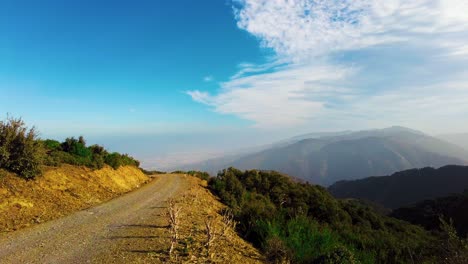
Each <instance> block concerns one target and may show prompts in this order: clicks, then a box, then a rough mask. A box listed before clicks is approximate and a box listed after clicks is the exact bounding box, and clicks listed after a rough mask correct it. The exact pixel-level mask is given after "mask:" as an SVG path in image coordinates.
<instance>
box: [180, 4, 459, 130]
mask: <svg viewBox="0 0 468 264" xmlns="http://www.w3.org/2000/svg"><path fill="white" fill-rule="evenodd" d="M233 9H234V16H235V18H236V20H237V26H238V27H239V28H240V29H242V30H245V31H246V32H248V33H250V34H252V35H253V36H255V37H257V38H258V40H259V43H260V45H261V47H263V48H267V49H271V50H273V51H274V54H275V56H274V57H272V58H268V62H267V63H265V64H262V65H254V64H248V63H243V64H241V65H239V67H240V70H239V72H238V73H237V74H235V75H233V76H232V78H231V79H229V80H228V81H225V82H222V83H220V88H219V90H218V91H217V92H216V93H215V94H213V93H208V92H204V91H199V90H194V91H189V92H188V94H189V95H190V96H191V97H192V99H193V100H195V101H197V102H200V103H203V104H206V105H208V106H209V107H211V108H212V109H213V110H214V111H216V112H218V113H222V114H232V115H236V116H238V117H240V118H243V119H246V120H250V121H252V122H253V123H254V124H255V126H257V127H261V128H271V127H278V126H280V127H284V128H288V127H298V126H303V127H310V128H311V129H313V128H317V127H326V128H327V129H348V128H356V127H359V128H367V127H373V126H385V125H392V124H401V125H410V126H413V127H418V128H421V129H429V130H436V128H435V125H436V124H437V122H436V120H439V121H440V123H439V124H443V125H444V126H445V127H446V128H447V129H455V130H456V129H458V130H460V129H461V130H463V129H468V127H467V126H468V124H460V122H459V119H460V118H463V116H466V115H468V70H466V69H468V15H467V14H468V2H467V1H456V0H415V1H400V0H366V1H364V0H354V1H347V0H334V1H329V0H315V1H312V0H237V1H234V2H233ZM462 126H465V127H462Z"/></svg>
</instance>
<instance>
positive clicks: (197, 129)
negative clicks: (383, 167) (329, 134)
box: [0, 0, 468, 168]
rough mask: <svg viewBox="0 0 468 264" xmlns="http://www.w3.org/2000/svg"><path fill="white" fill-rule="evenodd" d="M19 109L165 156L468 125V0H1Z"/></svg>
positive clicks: (5, 72)
mask: <svg viewBox="0 0 468 264" xmlns="http://www.w3.org/2000/svg"><path fill="white" fill-rule="evenodd" d="M7 113H8V114H10V115H12V116H15V117H22V118H23V119H24V120H25V121H26V122H27V124H29V125H34V126H36V127H37V129H38V130H39V132H40V136H41V137H43V138H56V139H64V138H65V137H68V136H78V135H84V136H85V138H87V139H88V141H89V142H91V143H100V144H102V145H104V146H106V147H108V148H110V149H111V150H115V151H121V152H127V153H129V154H131V155H133V156H135V157H137V158H139V159H140V160H142V161H143V165H144V166H146V167H156V168H159V167H165V166H169V165H174V164H181V163H184V162H191V161H196V160H200V159H204V158H207V157H211V156H215V155H218V154H219V153H221V152H229V151H233V150H235V149H241V148H247V147H251V146H255V145H262V144H267V143H270V142H274V141H277V140H281V139H284V138H287V137H292V136H295V135H298V134H302V133H308V132H323V131H340V130H360V129H370V128H382V127H387V126H392V125H401V126H407V127H410V128H413V129H419V130H422V131H425V132H427V133H430V134H439V133H444V134H445V133H461V132H468V122H466V121H467V119H468V2H467V1H459V0H458V1H457V0H414V1H403V0H401V1H400V0H385V1H384V0H354V1H347V0H333V1H329V0H315V1H312V0H204V1H191V0H173V1H151V0H147V1H144V0H135V1H118V0H113V1H110V0H103V1H90V0H82V1H60V0H42V1H32V0H30V1H24V0H3V1H2V7H1V9H0V115H1V116H2V118H4V117H6V115H7Z"/></svg>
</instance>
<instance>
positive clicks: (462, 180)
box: [328, 165, 468, 209]
mask: <svg viewBox="0 0 468 264" xmlns="http://www.w3.org/2000/svg"><path fill="white" fill-rule="evenodd" d="M465 189H468V167H467V166H454V165H450V166H444V167H441V168H439V169H434V168H423V169H411V170H406V171H401V172H397V173H394V174H392V175H391V176H384V177H369V178H365V179H360V180H354V181H340V182H337V183H335V184H333V185H332V186H330V187H329V188H328V190H329V191H330V192H331V193H332V194H333V195H334V196H335V197H337V198H356V199H363V200H368V201H372V202H375V203H379V204H381V205H383V206H385V207H387V208H391V209H395V208H398V207H402V206H407V205H410V204H413V203H417V202H420V201H422V200H425V199H434V198H438V197H443V196H447V195H449V194H453V193H462V192H463V191H464V190H465Z"/></svg>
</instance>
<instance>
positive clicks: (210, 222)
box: [205, 217, 218, 257]
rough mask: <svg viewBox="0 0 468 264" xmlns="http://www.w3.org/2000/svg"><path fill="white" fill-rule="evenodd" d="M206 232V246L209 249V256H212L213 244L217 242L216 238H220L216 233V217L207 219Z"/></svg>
mask: <svg viewBox="0 0 468 264" xmlns="http://www.w3.org/2000/svg"><path fill="white" fill-rule="evenodd" d="M205 228H206V230H205V232H206V243H205V247H206V250H207V254H208V256H209V257H211V254H210V251H211V249H212V246H213V244H214V242H215V240H216V239H217V238H218V235H217V234H216V227H215V221H214V218H211V217H210V218H208V219H205Z"/></svg>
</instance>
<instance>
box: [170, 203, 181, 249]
mask: <svg viewBox="0 0 468 264" xmlns="http://www.w3.org/2000/svg"><path fill="white" fill-rule="evenodd" d="M180 210H181V208H179V207H177V206H176V203H175V201H174V200H173V199H170V200H169V201H168V208H167V215H168V216H169V232H170V233H171V247H170V248H169V256H170V257H171V258H172V253H173V251H174V247H175V245H176V244H177V240H178V239H179V232H178V230H179V214H180Z"/></svg>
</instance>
